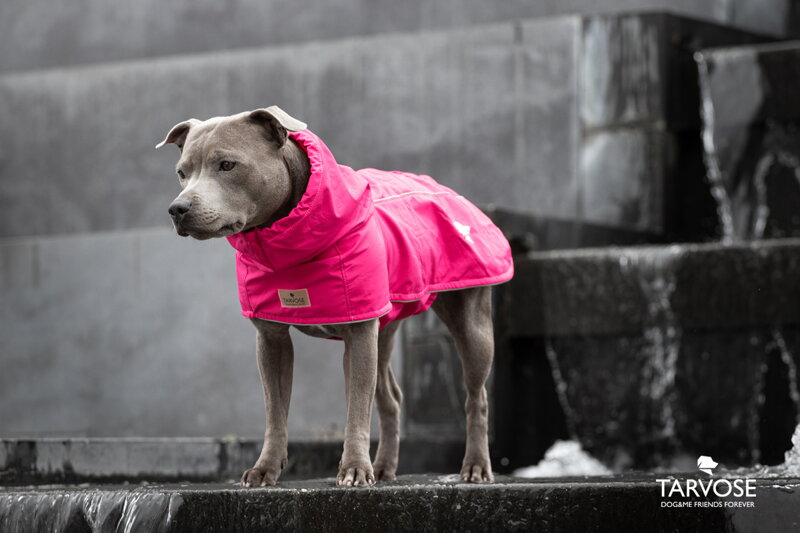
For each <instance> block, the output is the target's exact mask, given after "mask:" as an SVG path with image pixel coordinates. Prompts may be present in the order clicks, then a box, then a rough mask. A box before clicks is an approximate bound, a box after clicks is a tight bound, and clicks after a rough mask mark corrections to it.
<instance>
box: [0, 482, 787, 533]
mask: <svg viewBox="0 0 800 533" xmlns="http://www.w3.org/2000/svg"><path fill="white" fill-rule="evenodd" d="M699 476H704V474H697V475H695V474H693V473H692V474H688V475H687V476H685V477H684V476H675V477H674V479H678V480H679V482H680V483H684V484H685V483H686V480H687V479H695V480H699V481H703V482H708V481H722V479H723V478H719V477H716V476H715V477H714V479H713V480H712V478H708V477H699ZM661 478H665V479H671V478H668V476H667V475H666V474H664V475H659V474H631V475H624V476H602V477H594V478H558V479H537V480H530V479H520V478H511V477H505V476H502V477H498V479H497V480H496V482H495V483H494V484H489V485H469V484H462V483H458V482H457V476H455V475H436V474H429V475H409V476H401V477H400V478H399V479H398V480H397V481H395V482H388V483H387V482H383V483H379V484H377V485H375V486H373V487H368V488H340V487H336V486H335V485H334V479H333V478H324V479H313V480H306V481H286V482H280V483H279V484H278V485H277V486H276V487H270V488H259V489H244V488H241V487H240V486H238V485H235V484H233V483H223V484H188V483H185V484H171V485H136V486H134V485H122V486H110V485H106V486H88V485H81V486H56V485H49V486H37V487H13V488H5V489H0V530H2V531H9V532H23V531H45V530H48V531H49V530H54V529H58V530H61V531H67V532H80V531H107V530H111V531H113V530H118V531H119V530H125V531H178V532H182V531H256V530H258V531H340V530H342V531H343V530H348V531H352V530H366V531H373V530H378V529H380V530H386V531H501V530H502V531H531V530H537V531H609V530H614V531H635V530H637V531H641V530H644V529H645V528H647V529H649V530H653V531H678V530H680V531H750V530H753V528H754V527H755V526H756V525H758V526H759V527H758V530H759V531H779V530H783V531H788V530H790V529H792V528H793V527H796V525H797V523H798V515H800V511H798V508H799V507H800V506H798V504H799V503H800V492H797V490H796V488H797V487H798V483H800V480H798V479H761V480H753V483H754V484H755V485H756V487H755V496H754V497H752V498H740V499H733V498H719V497H717V496H714V495H713V494H711V495H709V496H708V497H703V496H701V497H699V498H680V497H677V496H675V495H674V494H673V495H671V496H669V497H664V496H662V488H661V483H659V482H658V481H657V479H661ZM670 482H671V481H670ZM723 483H724V482H723ZM665 502H667V503H665ZM676 502H678V503H677V504H676ZM680 502H685V503H680ZM751 504H752V505H751Z"/></svg>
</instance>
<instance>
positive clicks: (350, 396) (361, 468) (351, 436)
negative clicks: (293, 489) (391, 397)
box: [336, 320, 378, 487]
mask: <svg viewBox="0 0 800 533" xmlns="http://www.w3.org/2000/svg"><path fill="white" fill-rule="evenodd" d="M342 337H343V339H344V342H345V347H344V382H345V393H346V394H347V422H346V424H345V429H344V452H343V453H342V460H341V462H340V463H339V474H338V475H337V476H336V484H337V485H344V486H348V487H350V486H358V485H372V484H373V483H375V475H374V473H373V471H372V463H371V462H370V458H369V429H370V416H371V415H372V399H373V398H374V396H375V382H376V380H377V375H378V321H377V320H368V321H366V322H358V323H356V324H350V325H348V326H347V327H345V328H343V335H342Z"/></svg>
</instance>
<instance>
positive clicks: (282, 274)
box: [228, 130, 514, 327]
mask: <svg viewBox="0 0 800 533" xmlns="http://www.w3.org/2000/svg"><path fill="white" fill-rule="evenodd" d="M289 135H290V137H291V138H292V139H294V140H295V141H297V142H298V143H299V144H300V146H302V147H303V149H305V151H306V153H307V155H308V160H309V163H310V165H311V174H310V176H309V179H308V186H307V188H306V192H305V193H304V194H303V197H302V198H301V199H300V202H299V203H298V204H297V206H295V208H294V209H293V210H292V211H291V212H290V213H289V215H287V216H286V217H284V218H282V219H280V220H277V221H276V222H275V223H273V224H272V225H271V226H270V227H266V228H254V229H251V230H248V231H245V232H241V233H237V234H235V235H231V236H230V237H228V241H229V242H230V243H231V245H233V247H234V248H235V249H236V277H237V281H238V285H239V301H240V303H241V306H242V314H243V315H244V316H246V317H248V318H261V319H265V320H272V321H276V322H284V323H288V324H297V325H302V324H306V325H312V324H314V325H321V324H336V323H347V322H358V321H362V320H368V319H372V318H378V317H380V327H383V326H385V325H386V324H388V323H390V322H392V321H393V320H398V319H400V318H405V317H407V316H410V315H414V314H417V313H421V312H423V311H425V310H426V309H428V307H430V305H431V304H432V303H433V300H434V299H435V298H436V293H437V292H440V291H447V290H454V289H463V288H466V287H475V286H479V285H493V284H497V283H502V282H504V281H508V280H509V279H511V277H512V276H513V273H514V266H513V262H512V260H511V249H510V247H509V245H508V241H507V240H506V239H505V237H504V236H503V234H502V232H501V231H500V230H499V229H498V228H497V227H496V226H495V225H494V224H493V223H492V222H491V220H489V218H488V217H487V216H486V215H484V214H483V212H481V211H480V209H478V208H477V207H475V206H474V205H472V204H471V203H470V202H468V201H467V200H466V199H465V198H464V197H463V196H460V195H458V194H457V193H456V192H454V191H453V190H451V189H449V188H447V187H445V186H443V185H440V184H438V183H436V182H435V181H434V180H433V179H432V178H431V177H429V176H420V175H415V174H410V173H406V172H395V171H382V170H375V169H371V168H367V169H362V170H353V169H352V168H350V167H348V166H345V165H340V164H338V163H337V162H336V160H335V159H334V157H333V154H331V152H330V150H328V147H327V146H325V144H324V143H323V142H322V140H321V139H320V138H319V137H317V136H316V135H314V134H313V133H311V132H310V131H308V130H302V131H297V132H290V133H289Z"/></svg>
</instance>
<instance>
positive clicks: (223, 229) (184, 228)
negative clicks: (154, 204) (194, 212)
mask: <svg viewBox="0 0 800 533" xmlns="http://www.w3.org/2000/svg"><path fill="white" fill-rule="evenodd" d="M244 224H245V223H244V221H242V220H236V221H234V222H231V223H230V224H223V225H221V226H219V227H217V228H208V227H195V226H189V225H186V224H178V223H176V224H175V231H176V232H177V233H178V235H180V236H181V237H192V238H193V239H197V240H198V241H205V240H207V239H214V238H217V237H229V236H230V235H233V234H234V233H239V232H240V231H242V229H243V228H244Z"/></svg>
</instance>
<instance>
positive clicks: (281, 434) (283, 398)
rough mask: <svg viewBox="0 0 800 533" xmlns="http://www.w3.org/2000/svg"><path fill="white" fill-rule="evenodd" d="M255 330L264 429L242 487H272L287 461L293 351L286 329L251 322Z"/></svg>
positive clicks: (271, 323)
mask: <svg viewBox="0 0 800 533" xmlns="http://www.w3.org/2000/svg"><path fill="white" fill-rule="evenodd" d="M252 322H253V324H254V325H255V327H256V329H257V330H258V341H257V344H256V346H257V347H256V351H257V355H258V370H259V371H260V373H261V383H262V385H263V386H264V406H265V407H266V410H267V427H266V431H265V433H264V445H263V447H262V448H261V455H260V456H259V457H258V461H256V464H255V465H254V466H253V468H250V469H249V470H247V471H245V473H244V474H243V475H242V485H244V486H245V487H263V486H266V485H274V484H275V483H276V482H277V481H278V476H279V475H280V473H281V470H282V469H283V468H285V467H286V462H287V460H288V453H287V445H288V443H289V432H288V429H287V422H286V421H287V418H288V416H289V398H290V397H291V395H292V370H293V366H294V349H293V347H292V338H291V337H290V336H289V326H287V325H285V324H278V323H275V322H267V321H264V320H258V319H253V320H252Z"/></svg>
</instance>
